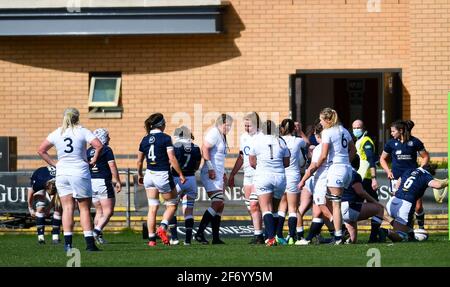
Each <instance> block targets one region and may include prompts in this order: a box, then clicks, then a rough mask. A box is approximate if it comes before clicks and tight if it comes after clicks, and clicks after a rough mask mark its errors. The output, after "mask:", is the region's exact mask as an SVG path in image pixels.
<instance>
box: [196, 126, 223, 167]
mask: <svg viewBox="0 0 450 287" xmlns="http://www.w3.org/2000/svg"><path fill="white" fill-rule="evenodd" d="M204 140H205V142H207V143H208V144H209V145H210V146H212V148H210V149H209V158H210V160H211V163H212V165H213V166H214V169H215V171H216V173H219V174H220V173H223V172H224V171H225V156H226V155H227V145H226V143H225V138H224V136H223V135H222V134H221V133H220V131H219V129H218V128H217V127H213V128H212V129H210V130H209V131H208V132H207V133H206V136H205V139H204ZM202 168H203V170H204V171H203V172H205V171H206V172H207V171H208V167H207V165H206V164H204V165H203V167H202Z"/></svg>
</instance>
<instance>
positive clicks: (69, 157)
mask: <svg viewBox="0 0 450 287" xmlns="http://www.w3.org/2000/svg"><path fill="white" fill-rule="evenodd" d="M95 138H96V137H95V136H94V134H93V133H92V132H91V131H90V130H88V129H86V128H84V127H82V126H76V127H75V128H73V129H71V128H68V129H66V130H65V131H64V133H63V134H62V135H61V127H59V128H57V129H56V130H55V131H53V132H52V133H50V134H49V135H48V137H47V140H48V141H49V142H50V143H52V144H53V145H54V146H55V148H56V151H57V155H58V163H57V164H56V176H59V175H71V176H78V177H82V178H91V173H90V172H89V163H88V161H87V155H86V145H87V144H88V143H90V142H91V141H93V140H94V139H95Z"/></svg>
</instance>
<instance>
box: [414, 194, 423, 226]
mask: <svg viewBox="0 0 450 287" xmlns="http://www.w3.org/2000/svg"><path fill="white" fill-rule="evenodd" d="M414 214H415V216H416V220H417V225H419V228H420V229H425V211H424V209H423V200H422V198H419V199H418V200H417V202H416V207H415V213H414Z"/></svg>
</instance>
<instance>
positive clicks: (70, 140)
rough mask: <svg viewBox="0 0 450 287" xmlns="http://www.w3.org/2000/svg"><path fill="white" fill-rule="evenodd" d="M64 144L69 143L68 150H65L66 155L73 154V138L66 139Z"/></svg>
mask: <svg viewBox="0 0 450 287" xmlns="http://www.w3.org/2000/svg"><path fill="white" fill-rule="evenodd" d="M64 142H67V145H66V147H67V148H66V149H64V152H65V153H71V152H73V146H72V143H73V140H72V139H71V138H65V139H64Z"/></svg>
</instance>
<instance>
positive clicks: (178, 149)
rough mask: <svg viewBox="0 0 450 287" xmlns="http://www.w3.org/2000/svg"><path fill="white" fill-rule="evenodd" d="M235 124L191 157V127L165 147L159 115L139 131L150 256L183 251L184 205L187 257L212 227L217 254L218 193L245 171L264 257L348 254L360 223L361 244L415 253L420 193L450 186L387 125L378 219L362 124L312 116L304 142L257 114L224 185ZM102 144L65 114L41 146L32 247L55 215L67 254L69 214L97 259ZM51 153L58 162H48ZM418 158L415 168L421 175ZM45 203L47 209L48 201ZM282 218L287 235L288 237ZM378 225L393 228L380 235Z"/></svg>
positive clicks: (112, 182)
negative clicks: (199, 204)
mask: <svg viewBox="0 0 450 287" xmlns="http://www.w3.org/2000/svg"><path fill="white" fill-rule="evenodd" d="M232 124H233V118H232V117H231V116H230V115H228V114H222V115H220V116H219V117H218V118H217V120H216V122H215V125H214V127H212V128H211V129H209V130H208V131H207V133H206V135H205V137H204V139H203V144H202V146H201V147H199V146H197V145H195V144H194V142H193V141H194V136H193V135H192V133H191V131H190V129H189V128H188V127H186V126H182V127H179V128H177V129H175V132H174V134H173V139H174V141H172V137H171V136H170V135H168V134H166V133H164V131H165V128H166V121H165V118H164V116H163V115H162V114H160V113H155V114H152V115H151V116H149V117H148V118H147V119H146V121H145V128H146V132H147V133H146V136H145V137H144V138H143V139H142V140H141V143H140V145H139V151H138V160H137V171H138V179H139V184H142V185H144V187H145V191H146V194H147V199H148V206H149V209H148V217H147V227H148V245H149V246H155V245H156V244H157V238H159V239H160V240H161V241H162V243H163V244H165V245H175V244H179V240H178V236H177V229H176V226H177V217H176V216H175V214H176V211H177V208H178V205H179V204H180V203H181V206H182V211H183V215H184V224H185V227H186V236H185V240H184V242H183V243H184V245H191V244H192V239H193V238H194V239H195V240H196V241H198V242H199V243H201V244H209V241H208V239H207V238H206V236H205V229H206V228H207V227H208V225H209V224H211V229H212V240H211V244H224V242H223V241H222V240H221V239H220V225H221V216H222V213H223V210H224V206H225V204H224V203H225V202H224V189H225V187H226V186H230V187H233V186H234V184H235V183H234V178H235V175H236V174H237V172H238V171H239V170H240V169H241V168H243V170H244V180H243V192H244V195H245V204H246V206H247V209H248V211H249V214H250V216H251V219H252V223H253V227H254V237H253V239H252V241H251V242H250V243H252V244H265V245H267V246H274V245H286V244H289V245H292V244H295V245H308V244H311V243H312V242H317V243H329V244H335V245H339V244H344V243H356V242H357V234H358V232H357V227H358V221H361V220H366V219H369V218H371V232H370V237H369V242H371V243H375V242H384V241H385V240H386V238H389V239H391V240H392V241H395V242H397V241H414V240H416V239H415V235H414V217H413V215H414V212H415V214H416V219H417V223H418V225H419V228H421V229H423V228H424V212H423V206H422V202H421V198H422V197H423V194H424V192H425V190H426V189H427V187H432V188H436V189H440V188H443V187H445V186H447V185H448V180H445V181H441V180H437V179H434V178H433V175H434V168H433V166H431V165H430V164H429V155H428V153H427V151H426V150H425V147H424V145H423V143H422V142H421V141H420V140H419V139H417V138H415V137H413V136H412V135H411V130H412V128H413V126H414V123H413V122H412V121H397V122H394V123H393V124H392V125H391V135H392V137H393V138H392V139H391V140H390V141H388V142H387V143H386V144H385V147H384V150H383V153H382V154H381V157H380V163H381V166H382V167H383V169H384V171H385V172H386V175H387V177H388V178H389V179H390V181H391V183H392V187H391V190H392V192H393V196H392V198H391V199H390V200H389V201H388V203H387V204H386V207H384V206H383V205H382V204H380V203H379V202H378V196H377V192H376V190H377V188H378V183H377V181H376V162H377V161H378V157H377V155H376V153H375V146H374V143H373V141H372V140H371V139H370V137H368V135H367V131H366V130H365V128H364V123H363V122H362V121H361V120H355V121H354V122H353V125H352V133H353V135H354V137H352V135H351V134H350V132H349V131H348V130H347V129H345V128H344V127H343V126H342V125H341V124H340V123H339V120H338V115H337V113H336V111H335V110H333V109H331V108H325V109H323V110H322V111H321V112H320V115H319V119H318V120H317V122H316V123H315V125H314V126H313V129H312V130H313V133H312V134H311V135H310V136H307V135H305V134H304V133H303V131H302V127H301V125H300V124H299V123H297V122H294V121H293V120H291V119H284V120H283V121H282V122H281V123H280V124H279V125H277V124H276V123H274V122H273V121H270V120H267V121H264V122H262V121H261V120H260V118H259V116H258V114H257V113H256V112H252V113H249V114H247V115H246V116H245V118H244V125H245V133H244V134H242V135H241V137H240V153H239V156H238V158H237V160H236V163H235V165H234V167H233V169H232V171H231V173H230V175H229V178H227V174H226V171H225V158H226V155H227V153H228V151H229V147H228V142H227V134H228V133H229V131H230V130H231V128H232ZM353 138H355V139H356V142H354V140H353ZM108 142H109V135H108V132H107V131H106V130H105V129H98V130H96V131H95V132H94V133H92V132H90V131H89V130H87V129H85V128H83V127H82V126H81V125H80V124H79V112H78V111H77V110H76V109H73V108H69V109H66V111H65V112H64V119H63V125H62V127H60V128H58V129H57V130H55V131H54V132H52V133H51V134H50V135H49V136H48V137H47V139H46V140H44V142H43V143H42V144H41V146H40V147H39V151H38V153H39V155H40V156H41V157H42V158H43V159H44V160H45V161H46V162H47V163H48V164H49V167H43V168H40V169H38V170H36V171H35V173H34V174H33V176H32V178H31V179H32V187H31V188H30V189H29V197H28V202H29V208H30V212H31V213H32V214H33V215H34V216H36V225H37V231H38V240H39V242H40V243H44V242H45V241H44V226H45V214H46V213H48V212H49V210H50V209H51V208H54V213H53V221H52V225H53V231H52V241H53V242H54V243H58V242H59V233H60V225H61V224H62V225H63V232H64V247H65V250H70V249H71V248H72V230H73V213H74V209H75V208H76V207H78V209H79V211H80V223H81V227H82V229H83V233H84V237H85V240H86V244H87V248H86V249H87V250H89V251H96V250H98V248H97V246H96V245H95V243H98V244H104V243H106V241H105V240H104V239H103V232H102V230H103V228H104V227H105V225H106V224H107V223H108V221H109V219H110V217H111V216H112V213H113V209H114V193H115V192H120V189H121V182H120V178H119V176H118V171H117V167H116V164H115V161H114V155H113V152H112V149H111V148H110V147H109V146H108ZM87 144H90V145H91V147H90V148H89V150H86V146H87ZM53 146H55V147H56V150H57V156H58V161H55V160H54V159H52V158H51V157H50V156H49V155H48V153H47V151H48V150H49V149H50V148H51V147H53ZM417 154H419V155H420V157H421V163H420V166H419V165H418V164H417ZM389 158H390V160H391V167H389V165H388V160H389ZM144 159H145V160H146V169H145V170H144V168H143V165H144ZM202 161H203V165H202V167H201V168H200V166H201V163H202ZM55 168H56V170H55ZM199 169H200V178H201V181H202V184H203V186H204V187H205V190H206V192H207V194H208V197H209V198H210V201H211V206H210V207H209V208H208V209H207V210H206V211H205V212H204V214H203V217H202V219H201V221H200V223H199V224H198V229H197V231H196V232H195V234H193V230H194V225H195V223H194V214H193V211H194V203H195V198H196V197H197V185H196V179H195V173H196V171H197V170H199ZM45 191H46V192H47V193H48V194H49V195H50V198H51V202H46V201H45V200H46V196H45ZM161 199H162V200H163V203H164V205H165V210H164V213H163V216H162V220H161V222H160V224H159V226H158V225H157V222H156V214H157V211H158V208H159V206H160V202H161ZM91 201H92V203H94V206H95V207H96V216H95V219H94V225H93V224H92V220H91V217H90V214H89V209H90V207H91ZM311 208H312V215H313V216H312V217H313V219H312V222H311V226H310V229H309V233H308V234H307V235H306V234H305V232H304V226H303V217H304V215H305V214H306V212H307V211H308V210H309V209H311ZM286 213H287V214H288V229H289V233H288V236H287V237H284V234H283V228H284V223H285V217H286ZM384 220H385V221H387V222H389V223H390V224H391V225H392V227H393V228H392V229H384V228H381V227H380V226H381V224H382V222H383V221H384ZM323 225H326V226H327V228H328V230H329V232H330V234H331V235H332V236H331V238H330V239H324V238H323V237H322V236H321V235H320V234H321V229H322V227H323ZM93 227H94V228H93Z"/></svg>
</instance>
